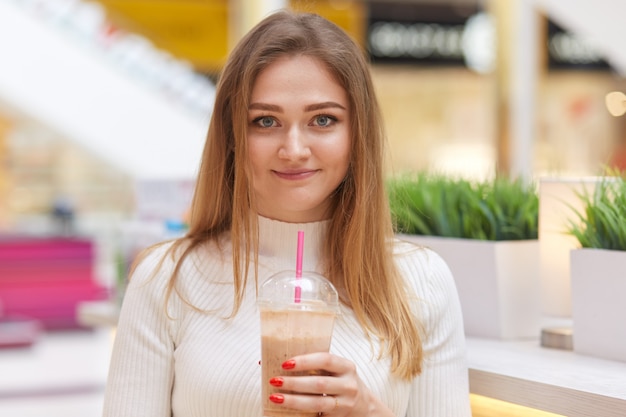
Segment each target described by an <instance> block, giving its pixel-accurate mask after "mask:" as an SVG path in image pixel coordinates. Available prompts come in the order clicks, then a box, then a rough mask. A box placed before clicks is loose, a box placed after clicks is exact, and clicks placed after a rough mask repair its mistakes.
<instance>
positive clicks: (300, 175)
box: [272, 169, 318, 181]
mask: <svg viewBox="0 0 626 417" xmlns="http://www.w3.org/2000/svg"><path fill="white" fill-rule="evenodd" d="M317 171H318V170H316V169H311V170H299V171H272V172H273V173H274V174H275V175H276V176H277V177H278V178H282V179H284V180H291V181H297V180H305V179H307V178H311V177H312V176H313V175H315V174H316V173H317Z"/></svg>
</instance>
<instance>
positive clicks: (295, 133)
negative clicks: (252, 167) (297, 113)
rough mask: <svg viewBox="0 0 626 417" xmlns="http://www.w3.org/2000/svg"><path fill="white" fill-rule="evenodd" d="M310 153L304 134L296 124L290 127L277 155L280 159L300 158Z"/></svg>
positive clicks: (306, 156)
mask: <svg viewBox="0 0 626 417" xmlns="http://www.w3.org/2000/svg"><path fill="white" fill-rule="evenodd" d="M310 155H311V149H310V148H309V145H308V143H307V139H306V135H305V134H304V133H303V132H302V131H301V129H300V128H299V127H298V126H293V127H291V128H290V129H289V130H288V131H287V133H286V135H285V137H284V140H283V141H282V143H281V145H280V149H279V150H278V156H279V157H280V158H282V159H288V160H294V161H295V160H301V159H306V158H308V157H309V156H310Z"/></svg>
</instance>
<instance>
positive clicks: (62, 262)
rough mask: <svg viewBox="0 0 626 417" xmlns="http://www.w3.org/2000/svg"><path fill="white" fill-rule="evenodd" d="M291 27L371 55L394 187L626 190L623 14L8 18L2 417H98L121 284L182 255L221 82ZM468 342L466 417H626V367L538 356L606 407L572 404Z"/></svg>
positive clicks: (66, 1) (258, 4)
mask: <svg viewBox="0 0 626 417" xmlns="http://www.w3.org/2000/svg"><path fill="white" fill-rule="evenodd" d="M281 7H289V8H293V9H297V10H306V11H312V12H315V13H319V14H321V15H323V16H325V17H327V18H328V19H329V20H331V21H333V22H335V23H336V24H338V25H339V26H341V27H342V28H343V29H344V30H345V31H346V32H347V33H348V34H349V35H350V36H351V37H352V38H353V39H354V40H355V41H356V42H357V43H358V44H359V45H361V46H362V48H363V50H364V51H365V52H366V53H367V55H368V58H369V60H370V67H371V73H372V76H373V81H374V85H375V88H376V92H377V94H378V99H379V101H380V106H381V110H382V113H383V117H384V122H385V130H386V134H387V139H388V147H387V161H386V170H387V171H386V172H387V173H388V175H389V176H390V177H391V176H396V175H404V174H407V173H414V172H437V173H443V174H444V175H449V176H455V177H463V178H467V179H471V180H477V181H480V180H486V179H490V178H494V177H499V176H505V177H511V178H521V179H523V180H525V181H528V182H532V183H537V184H539V183H540V181H541V180H542V179H555V178H565V179H571V178H595V177H598V176H601V175H603V174H604V173H605V172H607V170H608V169H611V170H617V171H619V170H625V171H626V115H624V113H625V112H626V96H624V94H623V93H622V92H626V48H624V47H623V40H624V39H626V26H625V25H624V24H623V16H624V15H625V13H626V3H625V2H623V1H621V0H576V1H569V2H563V1H559V0H258V1H257V0H159V1H145V0H99V1H95V0H0V62H1V64H0V415H2V416H11V417H31V416H32V417H36V416H37V417H38V416H46V417H55V416H61V415H62V416H64V417H96V416H99V415H100V414H101V409H102V401H103V397H104V387H105V384H106V378H107V372H108V364H109V356H110V353H111V346H112V343H113V340H114V337H115V324H116V319H117V313H118V311H119V303H120V302H121V301H120V300H121V294H122V293H123V287H124V283H125V280H126V279H127V276H126V275H127V270H128V266H129V264H130V263H131V262H132V260H133V258H134V256H135V255H136V254H137V253H138V251H139V250H141V249H142V248H145V247H147V246H149V245H151V244H153V243H156V242H159V241H162V240H165V239H169V238H173V237H178V236H180V235H181V234H183V233H184V231H185V222H186V219H187V217H186V216H187V215H188V210H189V204H190V201H191V197H192V193H193V186H194V180H195V176H196V174H197V171H198V165H199V161H200V156H201V153H202V149H203V146H204V140H205V135H206V130H207V127H208V122H209V120H210V117H211V113H212V106H213V100H214V95H215V85H216V82H217V81H218V79H219V75H220V70H221V69H222V67H223V65H224V63H225V60H226V57H227V55H228V53H229V51H230V50H231V49H232V48H233V46H234V45H235V44H236V42H237V41H238V40H239V39H240V38H241V37H242V36H243V34H244V33H245V32H246V31H247V30H248V29H249V28H251V27H252V26H253V25H254V24H255V23H256V22H257V21H258V20H259V19H260V18H262V17H263V16H265V15H266V14H268V13H271V12H272V11H273V10H275V9H278V8H281ZM613 172H615V171H613ZM623 270H624V269H622V271H623ZM544 313H548V314H547V315H548V316H550V317H551V319H553V320H554V321H555V322H558V323H562V322H563V323H566V325H567V324H568V323H569V320H570V319H571V313H569V312H567V311H566V312H565V313H563V314H561V312H557V313H554V312H553V311H547V310H545V311H544ZM553 313H554V314H553ZM539 336H540V334H539V332H538V333H537V338H538V337H539ZM624 338H625V340H626V335H624ZM479 342H480V341H477V340H472V343H471V344H470V348H471V349H475V351H474V352H473V353H472V352H470V353H472V354H473V356H471V357H470V388H471V391H472V406H473V410H474V416H475V417H481V416H483V417H486V416H503V417H506V416H556V415H570V416H591V415H593V416H595V417H602V416H617V415H620V416H624V415H626V391H625V390H624V389H623V388H622V389H618V388H614V387H615V386H617V385H620V384H622V385H621V386H622V387H626V380H625V378H626V363H623V362H621V361H603V360H602V359H596V358H593V359H592V358H589V360H588V361H587V359H586V358H583V359H581V361H583V362H584V363H583V364H581V365H580V368H578V367H577V366H579V365H577V364H574V363H573V362H575V360H573V359H572V357H571V356H567V357H562V356H558V354H567V355H569V354H572V355H574V353H572V352H566V353H565V352H564V351H558V350H557V354H556V355H554V352H553V351H549V352H547V353H545V354H544V353H540V354H539V356H541V359H540V361H541V364H543V363H544V362H543V361H545V363H558V364H561V365H562V366H563V368H562V369H563V373H562V374H563V378H564V379H568V378H566V377H567V376H568V374H569V379H591V380H593V379H595V378H597V379H598V380H599V382H598V386H599V387H600V388H597V387H596V386H595V385H594V386H593V387H592V388H587V387H586V386H585V387H578V386H573V387H572V386H565V385H567V384H565V383H562V382H559V381H557V382H552V380H549V379H548V380H543V379H541V378H538V379H534V376H533V377H528V378H527V379H525V378H526V377H525V376H519V375H517V374H515V375H513V374H506V373H505V372H503V373H502V374H498V372H497V371H493V372H492V371H491V370H485V369H483V368H480V366H478V365H477V364H476V363H477V362H481V360H482V359H483V357H484V358H489V354H488V352H487V350H488V349H487V347H484V346H482V345H481V344H480V343H479ZM530 342H531V343H535V342H536V341H535V340H534V339H532V340H531V341H530ZM483 348H484V349H483ZM489 348H490V347H489ZM517 348H518V347H517V345H516V347H515V349H517ZM481 349H482V350H481ZM494 349H495V348H494ZM511 349H513V348H511ZM520 349H521V350H524V349H525V348H520ZM521 350H520V352H521ZM493 352H495V351H493ZM498 352H499V351H498ZM516 353H517V351H516ZM494 354H495V355H497V354H496V353H494ZM524 354H525V353H524ZM507 355H508V353H507V354H503V357H504V358H508V356H507ZM520 355H522V353H520ZM553 355H554V356H553ZM520 358H521V359H520ZM524 358H526V357H525V356H514V355H512V356H511V359H502V362H503V364H504V363H505V362H507V361H511V362H515V361H519V360H521V361H525V359H524ZM538 360H539V359H538ZM489 361H490V360H489V359H487V362H489ZM596 361H597V362H596ZM496 362H498V361H496ZM624 362H626V359H625V360H624ZM507 363H508V362H507ZM537 363H539V362H537ZM481 365H482V363H481ZM473 366H474V367H473ZM503 366H504V365H503ZM507 366H508V365H507ZM542 366H543V365H542ZM531 368H532V366H531ZM559 369H560V368H559ZM559 369H555V370H554V372H553V373H559V372H560V371H559ZM605 370H606V371H605ZM587 371H589V376H585V375H581V373H584V372H587ZM604 372H606V373H604ZM547 373H550V372H547ZM494 375H495V376H494ZM603 375H604V376H606V378H605V377H603ZM507 384H510V385H507ZM509 386H510V387H511V388H507V387H509ZM602 387H607V388H606V391H603V390H602ZM608 387H613V388H608ZM543 389H545V390H546V391H545V392H547V394H545V393H544V394H542V390H543ZM512 392H513V393H512ZM517 392H528V393H526V394H523V395H522V394H520V395H518V394H517ZM577 393H580V396H579V397H577V395H578V394H577ZM551 395H554V396H557V397H558V396H559V395H561V396H562V397H563V398H557V399H555V400H554V401H552V400H551V399H550V398H546V397H545V396H548V397H549V396H551ZM570 396H571V397H572V398H578V399H579V400H580V401H581V402H585V401H590V402H591V403H592V404H599V405H594V407H596V408H595V409H596V410H600V411H598V414H594V413H593V412H591V413H590V414H585V413H587V411H580V412H577V411H572V410H571V409H569V408H567V407H574V406H572V405H571V404H570V405H563V406H558V405H555V404H558V403H563V404H565V403H567V402H568V401H573V403H574V404H577V402H576V401H574V400H571V398H570ZM598 398H600V399H598ZM595 401H598V403H595ZM603 401H605V403H603ZM576 407H578V406H576ZM568 410H569V412H571V414H567V413H566V411H568Z"/></svg>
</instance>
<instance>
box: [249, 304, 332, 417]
mask: <svg viewBox="0 0 626 417" xmlns="http://www.w3.org/2000/svg"><path fill="white" fill-rule="evenodd" d="M316 304H317V303H312V304H308V306H307V304H304V305H299V306H298V308H284V309H276V310H272V309H264V308H261V368H262V374H263V377H262V387H263V388H262V395H263V397H262V398H263V416H264V417H287V416H288V417H316V416H317V415H318V413H317V411H312V412H304V411H301V410H293V409H290V408H285V407H283V406H280V405H277V404H274V403H273V402H271V401H270V400H269V396H270V395H271V394H273V393H286V392H288V391H285V390H282V389H280V388H277V387H273V386H271V385H270V384H269V380H270V378H273V377H275V376H280V375H302V374H303V373H302V372H289V371H285V370H283V369H282V364H283V362H285V361H286V360H287V359H290V358H292V357H294V356H296V355H301V354H304V353H313V352H328V350H329V348H330V342H331V337H332V332H333V325H334V321H335V312H334V311H332V310H330V311H329V310H328V309H324V308H322V309H321V310H319V311H317V310H316V309H315V308H316V307H320V305H319V304H317V305H316ZM319 373H320V372H319V371H318V372H313V374H319ZM309 374H310V373H309Z"/></svg>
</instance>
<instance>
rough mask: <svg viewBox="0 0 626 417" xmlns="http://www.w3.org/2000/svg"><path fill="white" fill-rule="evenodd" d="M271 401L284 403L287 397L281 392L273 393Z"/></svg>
mask: <svg viewBox="0 0 626 417" xmlns="http://www.w3.org/2000/svg"><path fill="white" fill-rule="evenodd" d="M270 401H271V402H273V403H276V404H282V403H283V401H285V397H283V396H282V395H280V394H272V395H270Z"/></svg>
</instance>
